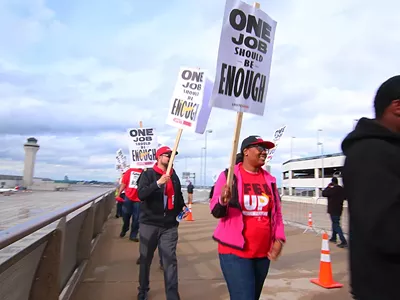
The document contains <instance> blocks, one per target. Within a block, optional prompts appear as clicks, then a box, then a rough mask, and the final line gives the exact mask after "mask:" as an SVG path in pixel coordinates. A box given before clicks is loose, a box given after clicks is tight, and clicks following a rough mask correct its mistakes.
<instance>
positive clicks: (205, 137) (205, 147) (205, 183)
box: [204, 129, 212, 186]
mask: <svg viewBox="0 0 400 300" xmlns="http://www.w3.org/2000/svg"><path fill="white" fill-rule="evenodd" d="M207 133H212V130H211V129H209V130H206V132H205V135H204V186H206V185H207Z"/></svg>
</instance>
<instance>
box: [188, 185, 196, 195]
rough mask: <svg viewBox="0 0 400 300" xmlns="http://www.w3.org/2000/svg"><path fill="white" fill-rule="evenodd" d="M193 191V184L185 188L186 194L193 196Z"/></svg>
mask: <svg viewBox="0 0 400 300" xmlns="http://www.w3.org/2000/svg"><path fill="white" fill-rule="evenodd" d="M193 190H194V186H193V184H189V185H188V186H187V192H188V194H193Z"/></svg>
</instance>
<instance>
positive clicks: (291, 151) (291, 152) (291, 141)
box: [290, 136, 296, 159]
mask: <svg viewBox="0 0 400 300" xmlns="http://www.w3.org/2000/svg"><path fill="white" fill-rule="evenodd" d="M295 138H296V137H295V136H292V138H291V140H290V159H292V158H293V140H294V139H295Z"/></svg>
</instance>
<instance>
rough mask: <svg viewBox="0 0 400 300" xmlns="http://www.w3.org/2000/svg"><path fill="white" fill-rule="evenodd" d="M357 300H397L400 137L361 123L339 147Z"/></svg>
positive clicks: (372, 122)
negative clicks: (342, 155) (341, 154)
mask: <svg viewBox="0 0 400 300" xmlns="http://www.w3.org/2000/svg"><path fill="white" fill-rule="evenodd" d="M342 150H343V153H344V155H345V156H346V160H345V164H344V167H343V184H344V188H345V193H346V198H347V200H348V205H349V220H350V227H349V229H350V231H349V240H350V245H349V246H350V249H349V251H350V270H351V286H352V293H353V294H354V295H355V296H356V299H361V300H364V299H367V300H369V299H371V300H372V299H374V300H377V299H379V300H394V299H400V296H399V293H400V292H399V288H398V286H397V285H398V284H399V279H400V134H398V133H394V132H392V131H390V130H388V129H386V128H385V127H383V126H382V125H380V124H379V123H378V122H377V121H375V120H371V119H367V118H362V119H360V121H359V122H358V124H357V126H356V128H355V130H354V131H353V132H351V133H350V134H349V135H348V136H347V137H346V138H345V139H344V140H343V143H342Z"/></svg>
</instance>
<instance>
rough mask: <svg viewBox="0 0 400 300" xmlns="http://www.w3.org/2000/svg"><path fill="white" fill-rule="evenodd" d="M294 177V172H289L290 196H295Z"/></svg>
mask: <svg viewBox="0 0 400 300" xmlns="http://www.w3.org/2000/svg"><path fill="white" fill-rule="evenodd" d="M292 176H293V171H292V170H289V196H292V195H293V186H292Z"/></svg>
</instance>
